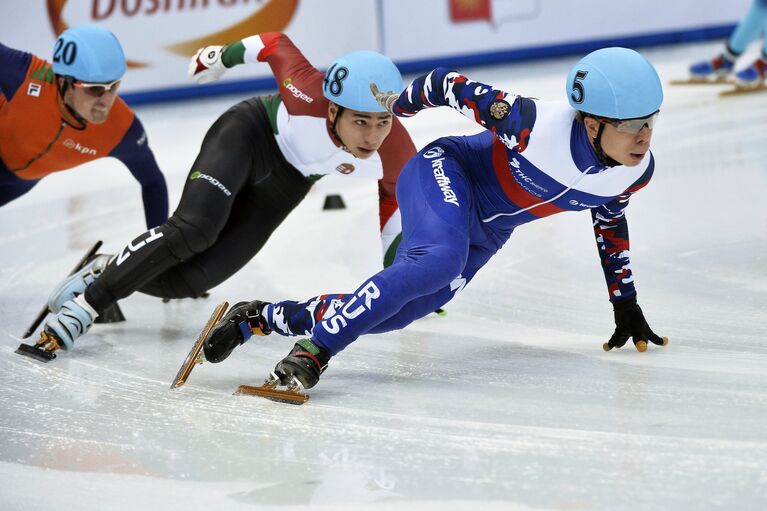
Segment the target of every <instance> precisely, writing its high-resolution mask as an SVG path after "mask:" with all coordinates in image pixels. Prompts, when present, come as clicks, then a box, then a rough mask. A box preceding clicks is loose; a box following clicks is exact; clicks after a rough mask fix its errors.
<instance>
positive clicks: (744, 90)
mask: <svg viewBox="0 0 767 511" xmlns="http://www.w3.org/2000/svg"><path fill="white" fill-rule="evenodd" d="M766 90H767V84H761V85H757V86H756V87H739V86H737V85H736V86H735V88H733V89H729V90H725V91H722V92H720V93H719V96H721V97H727V96H741V95H745V94H754V93H756V92H764V91H766Z"/></svg>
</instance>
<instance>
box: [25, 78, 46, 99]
mask: <svg viewBox="0 0 767 511" xmlns="http://www.w3.org/2000/svg"><path fill="white" fill-rule="evenodd" d="M41 90H43V86H42V85H40V84H39V83H34V82H33V83H30V84H29V87H28V88H27V96H34V97H36V98H39V97H40V91H41Z"/></svg>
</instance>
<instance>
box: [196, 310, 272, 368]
mask: <svg viewBox="0 0 767 511" xmlns="http://www.w3.org/2000/svg"><path fill="white" fill-rule="evenodd" d="M266 305H268V302H260V301H258V300H254V301H252V302H239V303H236V304H234V305H233V306H232V308H231V309H229V312H227V313H226V315H225V316H224V317H223V318H221V320H220V321H219V322H218V323H216V326H215V327H213V330H212V331H211V332H210V334H209V335H208V338H207V339H205V342H204V343H203V345H202V348H203V353H205V359H206V360H207V361H208V362H213V363H218V362H222V361H223V360H225V359H226V358H227V357H228V356H229V355H230V354H231V353H232V351H234V348H236V347H237V346H239V345H240V344H243V343H244V342H246V341H247V340H248V339H250V337H251V336H252V335H254V334H255V335H269V334H270V333H272V329H271V328H269V324H268V323H267V322H266V318H265V317H264V316H263V314H261V311H263V309H264V307H265V306H266Z"/></svg>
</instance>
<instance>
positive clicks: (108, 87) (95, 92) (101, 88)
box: [72, 80, 121, 98]
mask: <svg viewBox="0 0 767 511" xmlns="http://www.w3.org/2000/svg"><path fill="white" fill-rule="evenodd" d="M120 81H121V80H115V81H113V82H109V83H86V82H72V86H74V87H77V88H79V89H82V90H84V91H85V93H86V94H87V95H89V96H93V97H94V98H100V97H101V96H103V95H104V94H106V93H107V92H111V93H113V94H116V93H117V89H118V88H119V87H120Z"/></svg>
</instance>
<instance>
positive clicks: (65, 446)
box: [0, 333, 767, 509]
mask: <svg viewBox="0 0 767 511" xmlns="http://www.w3.org/2000/svg"><path fill="white" fill-rule="evenodd" d="M419 338H420V339H422V341H420V342H419V340H418V339H419ZM467 342H469V343H471V346H470V347H469V346H465V344H466V343H467ZM383 343H384V344H386V346H385V347H384V348H382V349H354V350H353V351H352V350H350V351H348V353H347V354H348V355H349V357H348V359H347V360H346V361H341V360H339V361H338V362H337V363H335V364H334V365H333V367H332V369H333V373H328V374H327V375H326V379H324V380H323V382H322V387H318V389H320V388H321V389H322V390H323V392H319V390H318V393H317V395H316V396H315V397H316V400H315V401H314V402H313V405H312V406H310V407H286V406H284V405H280V404H274V403H270V402H269V401H266V400H248V399H242V398H236V397H233V396H230V395H229V392H230V390H229V389H230V388H231V387H230V386H229V383H228V382H226V381H222V384H221V385H220V386H219V387H217V388H214V387H212V386H211V389H210V390H209V389H202V388H199V387H195V386H193V387H189V386H188V385H187V386H186V387H185V388H184V392H183V393H177V392H169V391H168V390H167V382H166V381H163V380H162V379H158V380H153V379H148V378H142V377H138V376H136V375H130V374H127V373H125V372H123V371H115V370H110V369H108V364H103V365H102V366H99V365H98V363H96V364H91V363H81V362H79V361H75V360H74V359H70V358H63V357H62V358H61V359H60V360H58V361H57V362H60V363H61V364H60V365H54V364H48V365H41V364H36V363H34V362H33V361H31V360H28V359H24V358H21V357H16V356H13V355H12V353H11V352H10V350H7V349H6V350H0V374H2V375H10V374H13V375H15V377H14V380H15V381H16V383H15V385H13V386H12V388H10V389H8V388H7V387H4V388H5V389H6V390H5V391H4V392H9V393H10V394H11V396H10V397H13V398H15V399H13V400H11V401H13V402H14V404H13V405H12V406H11V409H10V410H9V415H4V416H3V417H4V418H3V419H0V431H1V432H2V435H3V437H4V441H3V444H2V445H3V446H4V449H2V451H1V452H3V455H2V458H0V462H8V461H14V463H13V464H12V465H11V464H7V463H4V464H3V465H11V466H12V467H17V471H18V472H17V473H18V474H25V475H27V476H29V477H33V478H35V479H36V480H37V481H38V482H40V483H42V482H43V481H44V480H45V479H47V478H49V477H53V476H54V475H55V476H56V478H55V479H53V480H58V481H59V484H65V482H66V481H69V482H71V483H73V484H72V488H71V489H70V485H65V486H63V487H64V488H67V491H62V492H61V493H63V494H66V495H67V497H66V498H69V496H70V495H71V494H72V493H74V494H79V492H80V490H79V489H77V488H74V487H77V486H80V485H82V483H84V482H86V481H89V485H92V484H94V483H93V482H94V481H96V480H98V481H102V482H103V483H104V485H105V486H104V487H105V488H107V489H109V492H110V493H109V495H112V496H113V498H114V496H119V495H125V493H124V492H123V490H120V489H117V488H116V487H115V486H117V485H118V481H122V483H123V484H124V485H125V486H126V488H132V489H143V491H146V492H149V494H150V495H158V496H159V494H161V493H163V492H166V491H169V492H175V491H179V490H180V489H181V488H187V487H188V484H185V483H188V482H195V483H197V484H199V488H198V489H197V490H196V493H197V492H199V497H200V499H201V500H200V501H199V502H190V507H189V508H188V509H205V507H204V506H203V503H204V502H207V500H206V499H213V498H218V499H220V500H219V503H220V502H221V501H224V502H227V503H230V504H231V506H232V508H234V509H237V507H235V506H236V505H237V504H244V503H248V504H250V505H253V504H260V505H268V504H276V503H278V502H279V503H282V504H283V505H285V504H293V505H309V504H317V505H319V504H325V505H339V504H341V503H347V504H348V503H349V502H357V503H359V504H364V503H370V502H384V501H385V502H387V503H391V504H393V505H394V504H398V503H401V502H407V503H408V504H409V505H410V506H412V507H410V508H408V509H436V508H435V507H433V506H432V505H425V504H424V505H420V504H419V503H420V502H423V501H427V502H428V501H438V502H441V503H443V504H444V506H443V507H444V508H445V509H451V507H450V506H452V505H455V504H456V502H459V501H464V502H473V503H474V505H476V504H477V503H478V502H482V503H483V507H484V503H485V502H493V501H496V502H505V503H508V504H507V506H508V508H509V509H524V508H525V507H524V506H519V507H517V506H516V505H515V504H514V503H515V502H516V503H519V502H522V503H524V504H525V505H526V506H529V507H530V508H535V509H562V508H567V505H570V506H571V507H573V506H574V504H575V503H577V504H579V506H581V507H583V508H586V509H589V508H594V509H597V508H609V507H613V508H619V507H621V506H623V507H624V508H626V507H627V506H628V507H630V506H631V505H635V504H636V503H640V504H641V503H644V504H648V505H649V504H658V505H660V503H661V502H665V503H666V506H667V508H678V509H683V508H685V507H684V505H685V504H689V505H690V506H691V507H688V508H693V507H695V506H696V505H699V506H698V507H705V501H704V499H705V498H708V497H706V495H708V496H711V493H708V494H700V491H701V489H702V488H701V487H699V486H698V485H701V486H702V485H703V484H704V483H705V482H707V483H708V484H710V485H712V491H713V490H717V491H722V492H723V493H722V494H720V497H721V498H724V499H726V500H727V501H728V502H734V501H735V502H737V498H736V493H737V492H741V495H748V494H749V493H748V491H751V492H752V493H753V491H754V490H753V489H754V488H758V480H757V479H758V476H759V469H757V468H756V467H758V466H759V460H760V459H764V456H765V455H767V452H766V450H765V445H764V443H763V442H759V441H755V440H752V439H751V437H752V435H750V434H746V435H744V437H743V439H742V440H737V441H736V440H730V439H727V438H722V437H720V436H719V435H718V434H716V433H714V434H713V435H706V434H702V431H701V430H699V429H697V426H695V425H694V423H695V421H696V420H698V419H699V418H700V417H701V413H700V412H701V410H700V409H698V408H697V407H701V408H702V406H701V405H700V404H701V403H702V402H703V401H704V400H703V399H702V397H703V396H704V395H708V396H709V399H712V398H713V399H715V400H716V399H719V398H723V397H725V396H727V395H728V394H727V389H726V388H724V389H721V390H720V391H717V390H716V385H714V384H713V383H706V382H705V379H703V380H702V381H701V384H700V385H699V389H698V390H692V391H691V392H689V395H688V399H689V402H685V405H684V406H683V407H681V408H683V409H682V410H680V411H679V413H664V409H665V408H667V407H668V406H672V404H673V403H675V402H676V403H677V404H679V402H678V401H677V399H678V398H679V396H680V395H685V394H686V393H687V391H688V390H691V389H689V388H688V387H687V385H686V384H685V380H684V379H682V380H677V379H675V378H673V377H672V378H668V376H670V374H669V373H666V374H664V373H665V372H664V371H661V372H659V373H657V374H655V373H656V370H655V368H652V367H635V368H634V369H631V366H629V367H628V368H627V367H625V365H624V364H622V363H617V362H611V363H608V364H606V365H607V366H608V367H607V368H605V367H604V365H605V364H600V363H597V362H596V361H595V360H593V359H594V358H602V359H608V358H610V357H609V356H608V355H606V354H603V353H602V352H601V350H599V346H595V349H594V357H591V356H582V355H581V356H578V355H576V356H573V355H572V354H562V353H559V352H557V350H555V349H541V348H536V347H534V346H529V345H520V344H517V343H514V342H511V343H510V342H508V341H507V342H506V343H505V345H504V344H500V343H497V342H489V343H488V342H486V341H483V340H482V339H481V338H468V339H467V337H466V336H465V335H463V336H452V337H451V336H446V335H442V334H440V335H438V336H437V335H433V336H429V335H422V334H420V333H418V334H415V335H409V336H407V337H406V338H402V339H401V338H398V337H388V336H387V338H385V339H384V341H383ZM437 343H443V344H445V345H446V347H447V348H449V349H448V350H447V352H445V353H440V352H435V350H433V346H434V345H435V344H437ZM400 344H402V345H404V346H412V349H404V350H402V349H399V348H400V346H399V345H400ZM266 351H268V352H271V353H266V354H265V355H264V356H263V357H258V358H257V359H255V360H254V358H253V357H251V356H240V357H239V358H240V359H245V360H242V361H241V363H239V364H235V367H234V370H230V371H228V372H230V373H231V375H230V376H229V379H231V380H236V379H240V380H241V379H242V377H243V376H242V375H243V373H244V368H246V367H250V368H251V369H250V372H251V373H253V372H256V373H257V372H258V371H259V369H258V368H257V367H256V368H255V369H252V367H253V366H254V365H255V366H260V365H262V364H265V363H267V360H266V359H270V358H271V357H273V356H275V355H276V354H277V353H283V352H284V347H282V346H279V347H276V348H275V349H273V350H272V349H269V350H266ZM254 352H255V350H249V354H251V355H252V354H253V353H254ZM246 353H248V351H246ZM471 353H474V355H473V356H472V355H471ZM490 354H494V355H495V356H496V359H495V360H492V361H491V362H490V363H489V364H488V363H484V362H483V361H485V360H487V357H488V355H490ZM612 358H613V359H616V357H612ZM622 358H627V359H628V358H632V359H639V358H644V359H647V357H644V356H643V357H640V356H639V355H638V354H636V353H633V357H622ZM262 359H264V360H262ZM510 360H512V361H514V364H513V366H514V367H513V370H511V369H509V361H510ZM270 361H271V360H270ZM387 361H388V362H387ZM254 362H255V363H254ZM504 368H507V370H506V371H505V372H504V371H503V369H504ZM376 369H377V370H376ZM483 370H487V371H488V374H483V372H482V371H483ZM219 373H221V371H219ZM542 373H545V374H548V375H549V376H542ZM589 373H590V376H589ZM219 376H220V374H219ZM0 380H6V377H3V376H0ZM224 380H225V379H224ZM660 380H663V381H665V382H666V385H668V387H669V388H668V389H665V390H662V391H660V390H659V389H658V388H656V387H654V386H653V382H656V381H660ZM619 382H622V383H619ZM0 383H2V384H3V385H4V386H6V385H7V384H8V383H9V382H8V381H0ZM592 387H593V388H592ZM43 389H45V390H43ZM75 389H76V392H75V391H74V390H75ZM592 392H595V393H598V394H601V395H602V398H601V400H594V399H591V398H588V395H589V394H591V393H592ZM742 397H743V399H744V400H743V401H742V403H743V405H744V406H745V408H746V409H749V408H750V406H751V405H749V404H748V402H749V401H752V400H753V399H754V397H755V396H751V397H749V396H747V395H744V396H742ZM5 401H6V402H8V400H5ZM566 402H578V403H579V406H578V407H574V408H572V409H571V413H570V414H569V415H568V416H567V417H562V416H560V415H559V413H558V411H557V410H558V409H560V407H561V406H563V404H564V403H566ZM664 403H665V404H664ZM696 404H697V407H696ZM752 404H753V403H752ZM8 416H14V417H15V419H14V422H13V423H11V424H9V423H8V420H7V419H6V418H5V417H8ZM714 420H716V419H714ZM740 420H741V421H742V422H745V424H750V423H751V422H752V417H750V416H749V415H744V416H742V417H741V419H740ZM688 421H689V423H688ZM95 424H98V428H95V429H94V425H95ZM710 425H711V427H712V430H713V431H714V432H716V431H719V430H720V427H718V425H717V424H714V423H713V421H711V422H710ZM35 467H45V468H47V470H46V471H45V472H39V469H37V468H35ZM285 467H289V468H290V469H289V470H288V471H285V470H284V469H285ZM0 470H2V469H0ZM16 477H17V476H16ZM637 478H641V480H642V484H641V485H637V484H636V483H635V481H636V479H637ZM13 480H18V479H12V481H13ZM551 480H556V481H558V483H557V485H556V486H555V487H551V485H550V481H551ZM594 480H599V481H600V484H599V486H600V487H601V488H602V490H596V489H595V488H594V485H593V481H594ZM672 481H673V482H672ZM24 484H28V483H27V482H22V486H23V485H24ZM670 485H673V488H674V489H673V491H672V490H671V487H670ZM85 486H88V485H85ZM749 487H750V488H751V490H748V488H749ZM287 489H291V491H290V492H286V491H285V490H287ZM744 491H745V492H746V493H742V492H744ZM126 497H127V496H126ZM66 498H65V500H66ZM158 498H159V500H158V502H163V501H164V500H163V499H164V498H165V497H158ZM740 498H741V502H743V499H744V498H745V497H740ZM728 499H729V500H728ZM732 499H735V500H734V501H733V500H732ZM93 501H94V499H93V497H92V496H91V497H88V498H85V499H84V502H91V503H93ZM447 501H456V502H452V503H448V502H447ZM126 502H131V500H130V499H128V500H127V501H126ZM182 502H183V500H182ZM94 504H95V503H94ZM403 505H404V504H403ZM77 508H78V509H87V506H78V507H77ZM405 508H406V507H403V509H405ZM576 508H577V507H576ZM741 508H742V509H746V508H747V506H744V507H741ZM94 509H95V508H94ZM227 509H229V507H227ZM362 509H364V507H363V508H362ZM386 509H389V507H388V505H387V507H386ZM455 509H460V507H457V508H455ZM490 509H492V507H491V508H490ZM499 509H503V508H502V507H501V508H499Z"/></svg>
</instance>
